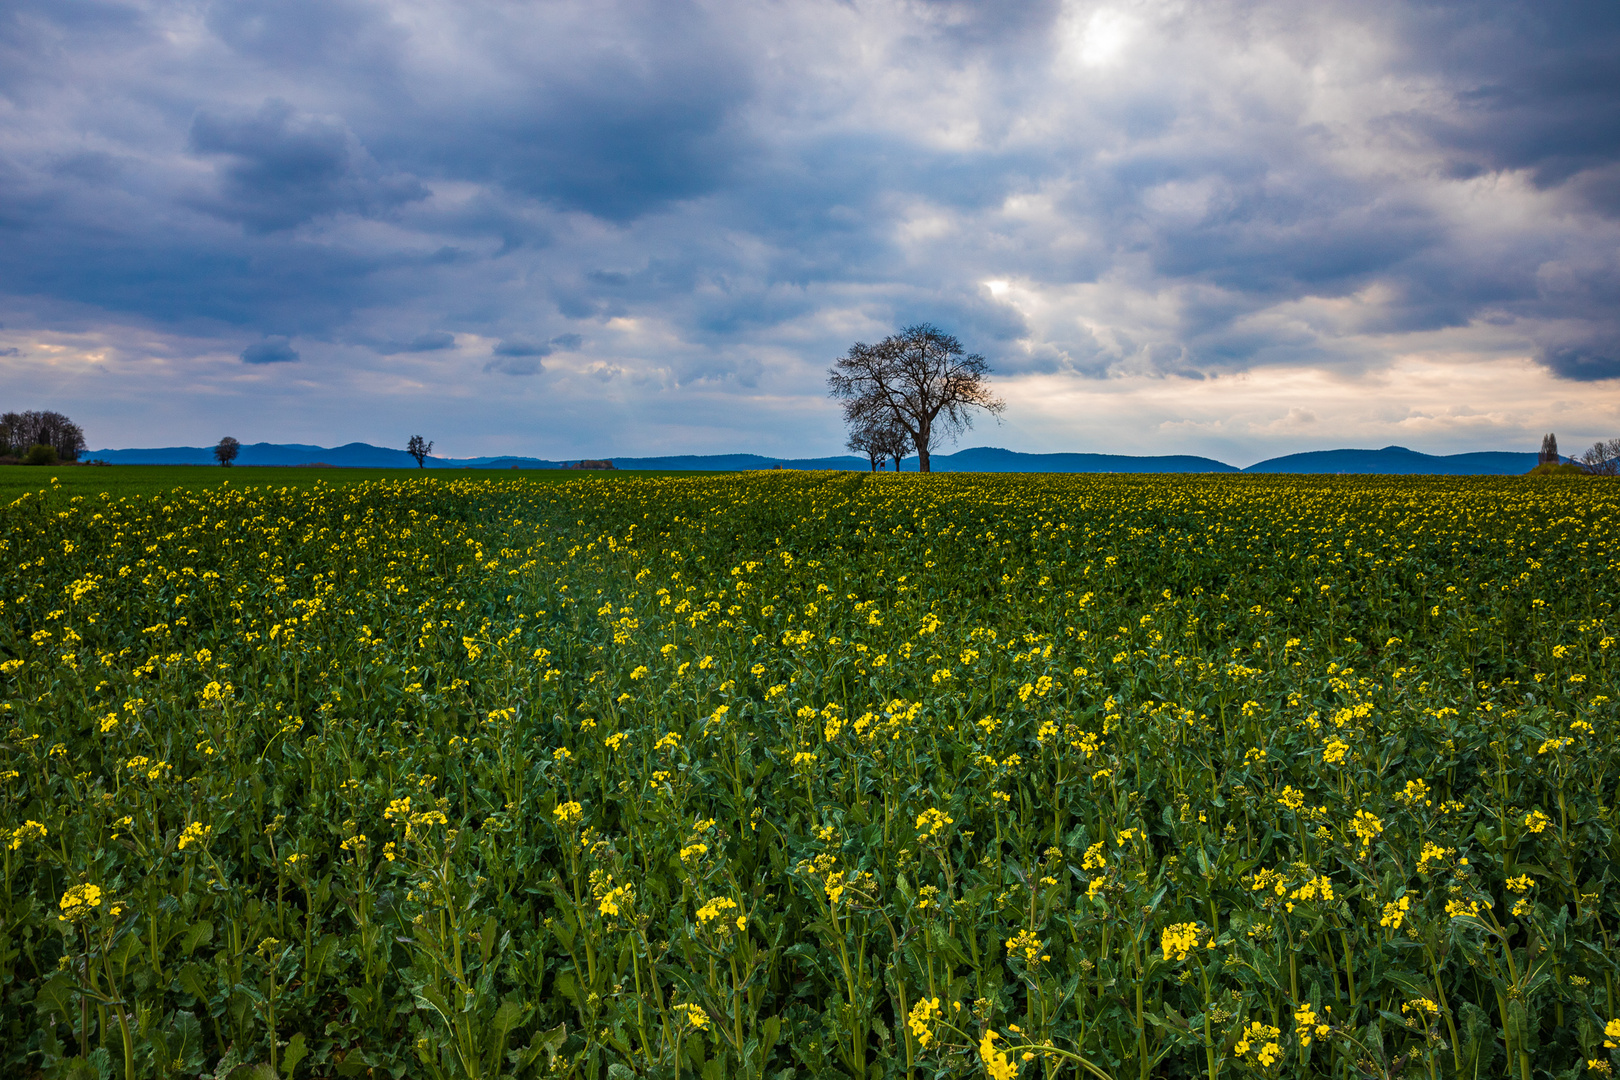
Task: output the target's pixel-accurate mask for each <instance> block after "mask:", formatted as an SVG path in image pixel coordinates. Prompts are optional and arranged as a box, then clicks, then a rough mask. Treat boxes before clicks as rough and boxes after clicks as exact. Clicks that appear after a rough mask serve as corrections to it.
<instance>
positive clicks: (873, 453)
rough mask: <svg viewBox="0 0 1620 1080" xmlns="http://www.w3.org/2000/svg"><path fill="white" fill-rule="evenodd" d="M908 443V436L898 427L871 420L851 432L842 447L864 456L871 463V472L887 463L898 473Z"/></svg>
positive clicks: (893, 424)
mask: <svg viewBox="0 0 1620 1080" xmlns="http://www.w3.org/2000/svg"><path fill="white" fill-rule="evenodd" d="M909 442H910V436H908V435H907V434H906V432H905V430H904V429H903V428H901V427H900V425H898V424H895V423H892V422H890V423H883V422H881V421H880V420H872V421H869V422H867V423H864V424H861V425H859V426H857V427H855V428H854V429H853V430H851V431H850V433H849V440H848V441H847V442H845V443H844V445H845V446H846V447H847V448H849V449H850V450H852V451H854V452H855V453H857V454H865V455H866V457H867V459H868V460H869V461H871V463H872V471H873V472H877V471H878V470H879V469H881V468H883V466H884V464H885V463H886V462H889V461H893V462H894V467H895V470H896V471H898V470H899V468H900V459H901V458H902V457H903V456H904V455H905V452H906V446H907V445H908V444H909Z"/></svg>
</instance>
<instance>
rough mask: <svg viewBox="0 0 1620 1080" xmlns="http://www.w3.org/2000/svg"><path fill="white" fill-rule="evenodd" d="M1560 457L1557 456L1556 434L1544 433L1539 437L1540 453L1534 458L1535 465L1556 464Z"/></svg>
mask: <svg viewBox="0 0 1620 1080" xmlns="http://www.w3.org/2000/svg"><path fill="white" fill-rule="evenodd" d="M1561 460H1562V459H1561V458H1560V457H1559V456H1558V436H1556V435H1550V434H1549V435H1544V436H1542V438H1541V454H1540V456H1538V457H1537V458H1536V464H1537V465H1557V464H1558V463H1559V461H1561Z"/></svg>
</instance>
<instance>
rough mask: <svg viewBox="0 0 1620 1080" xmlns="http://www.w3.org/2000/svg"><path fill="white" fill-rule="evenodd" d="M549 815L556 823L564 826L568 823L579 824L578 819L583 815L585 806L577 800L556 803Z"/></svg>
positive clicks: (568, 824)
mask: <svg viewBox="0 0 1620 1080" xmlns="http://www.w3.org/2000/svg"><path fill="white" fill-rule="evenodd" d="M551 816H552V817H554V818H556V819H557V824H558V825H561V826H564V827H565V828H566V827H567V826H570V825H577V824H579V822H580V819H582V818H583V817H584V816H585V808H584V807H583V806H581V805H579V803H577V802H565V803H558V804H557V808H556V809H555V810H553V811H552V812H551Z"/></svg>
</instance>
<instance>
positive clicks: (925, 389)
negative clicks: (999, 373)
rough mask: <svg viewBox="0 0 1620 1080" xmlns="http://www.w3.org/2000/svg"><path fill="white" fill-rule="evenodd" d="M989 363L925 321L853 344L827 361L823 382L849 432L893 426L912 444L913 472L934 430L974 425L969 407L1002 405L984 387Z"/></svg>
mask: <svg viewBox="0 0 1620 1080" xmlns="http://www.w3.org/2000/svg"><path fill="white" fill-rule="evenodd" d="M989 375H990V365H989V364H988V363H987V362H986V361H985V359H984V357H982V356H980V355H979V354H978V353H964V351H963V349H962V343H961V342H960V341H958V340H956V338H954V337H952V336H951V335H950V334H947V333H944V332H943V331H941V330H940V329H939V328H938V327H936V326H933V325H931V324H929V323H918V324H917V325H916V326H908V327H906V328H905V329H904V330H901V331H900V332H899V333H898V334H892V335H890V336H889V337H886V338H884V339H883V340H882V341H880V342H878V343H877V344H876V345H867V344H866V343H865V342H856V343H855V344H854V345H852V346H850V349H849V352H848V353H846V354H845V355H843V356H841V357H839V358H838V359H837V360H835V361H833V366H832V367H831V368H829V369H828V371H827V386H828V390H829V392H830V393H831V394H832V396H833V397H835V398H838V399H839V400H841V401H842V402H843V403H844V420H845V422H847V423H848V424H849V425H850V427H851V428H852V429H855V430H857V431H858V430H860V429H862V428H865V427H867V426H869V425H878V426H887V425H891V424H892V425H894V426H896V427H899V428H900V429H901V430H903V431H904V432H905V434H906V437H907V438H908V439H909V440H910V442H911V444H912V445H913V446H914V447H916V449H917V471H918V472H931V471H932V469H931V468H930V465H929V454H930V453H931V452H932V450H933V449H934V446H935V444H936V442H937V440H938V439H939V437H940V436H941V435H949V436H952V437H955V436H956V435H958V434H960V433H961V432H963V431H966V430H967V429H968V428H970V427H972V426H973V416H972V414H971V412H969V410H970V409H975V408H978V409H983V410H985V411H986V412H988V413H989V414H990V415H992V416H997V417H999V416H1000V415H1001V412H1002V410H1004V409H1005V408H1006V407H1007V403H1006V402H1004V401H1002V400H1001V399H1000V398H998V397H996V396H995V395H994V394H992V393H991V392H990V387H989V385H988V382H989Z"/></svg>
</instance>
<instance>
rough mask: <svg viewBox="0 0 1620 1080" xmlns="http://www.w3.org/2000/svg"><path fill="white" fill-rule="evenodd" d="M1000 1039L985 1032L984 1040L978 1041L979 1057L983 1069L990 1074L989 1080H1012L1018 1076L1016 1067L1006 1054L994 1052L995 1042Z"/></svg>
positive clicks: (994, 1034)
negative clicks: (982, 1063) (982, 1060)
mask: <svg viewBox="0 0 1620 1080" xmlns="http://www.w3.org/2000/svg"><path fill="white" fill-rule="evenodd" d="M999 1038H1001V1036H1000V1035H997V1034H996V1033H995V1032H994V1031H986V1032H985V1033H984V1038H983V1039H981V1040H979V1057H981V1058H982V1059H984V1067H985V1069H987V1070H988V1071H989V1073H990V1080H1012V1078H1013V1077H1015V1076H1017V1075H1018V1066H1016V1065H1014V1064H1013V1063H1012V1059H1011V1058H1010V1057H1008V1056H1007V1055H1006V1054H1003V1053H1000V1052H999V1051H997V1050H996V1040H997V1039H999Z"/></svg>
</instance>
